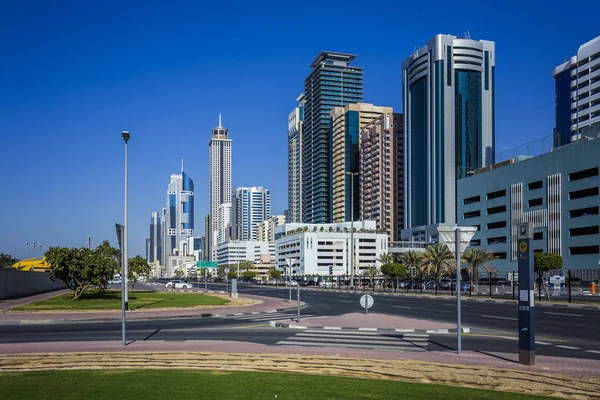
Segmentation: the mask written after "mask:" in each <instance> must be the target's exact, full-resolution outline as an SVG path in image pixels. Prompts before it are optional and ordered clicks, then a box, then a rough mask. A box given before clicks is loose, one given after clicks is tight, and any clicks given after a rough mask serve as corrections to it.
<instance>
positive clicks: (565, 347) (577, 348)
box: [554, 344, 581, 350]
mask: <svg viewBox="0 0 600 400" xmlns="http://www.w3.org/2000/svg"><path fill="white" fill-rule="evenodd" d="M554 347H560V348H561V349H567V350H581V348H579V347H573V346H565V345H563V344H557V345H555V346H554Z"/></svg>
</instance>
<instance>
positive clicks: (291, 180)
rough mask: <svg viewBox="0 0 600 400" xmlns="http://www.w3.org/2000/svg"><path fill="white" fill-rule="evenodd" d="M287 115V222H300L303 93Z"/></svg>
mask: <svg viewBox="0 0 600 400" xmlns="http://www.w3.org/2000/svg"><path fill="white" fill-rule="evenodd" d="M296 101H298V102H299V104H298V107H296V108H294V110H293V111H292V112H291V113H290V115H289V116H288V210H289V211H288V213H289V218H290V221H289V222H302V121H303V120H304V95H303V94H301V95H300V96H298V98H297V99H296Z"/></svg>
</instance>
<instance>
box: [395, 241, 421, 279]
mask: <svg viewBox="0 0 600 400" xmlns="http://www.w3.org/2000/svg"><path fill="white" fill-rule="evenodd" d="M400 261H402V264H404V265H405V266H406V268H407V269H408V270H409V275H410V282H411V284H412V282H413V274H412V273H410V270H414V271H415V272H416V273H418V274H419V278H420V280H421V282H422V281H423V270H422V269H421V265H423V253H421V252H418V251H416V250H409V251H407V252H406V253H403V254H402V255H401V256H400ZM411 286H412V285H411Z"/></svg>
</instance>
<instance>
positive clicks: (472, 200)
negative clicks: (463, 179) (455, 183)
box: [463, 196, 481, 205]
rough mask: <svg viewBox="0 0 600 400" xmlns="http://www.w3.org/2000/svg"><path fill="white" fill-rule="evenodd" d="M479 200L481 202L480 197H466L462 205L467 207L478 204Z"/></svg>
mask: <svg viewBox="0 0 600 400" xmlns="http://www.w3.org/2000/svg"><path fill="white" fill-rule="evenodd" d="M480 200H481V198H480V196H473V197H468V198H466V199H464V200H463V204H465V205H467V204H473V203H478V202H479V201H480Z"/></svg>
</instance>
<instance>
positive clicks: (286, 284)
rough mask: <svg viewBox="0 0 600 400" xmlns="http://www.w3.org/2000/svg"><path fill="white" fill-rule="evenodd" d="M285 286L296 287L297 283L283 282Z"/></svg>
mask: <svg viewBox="0 0 600 400" xmlns="http://www.w3.org/2000/svg"><path fill="white" fill-rule="evenodd" d="M285 286H298V282H296V281H291V282H290V281H285Z"/></svg>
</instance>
